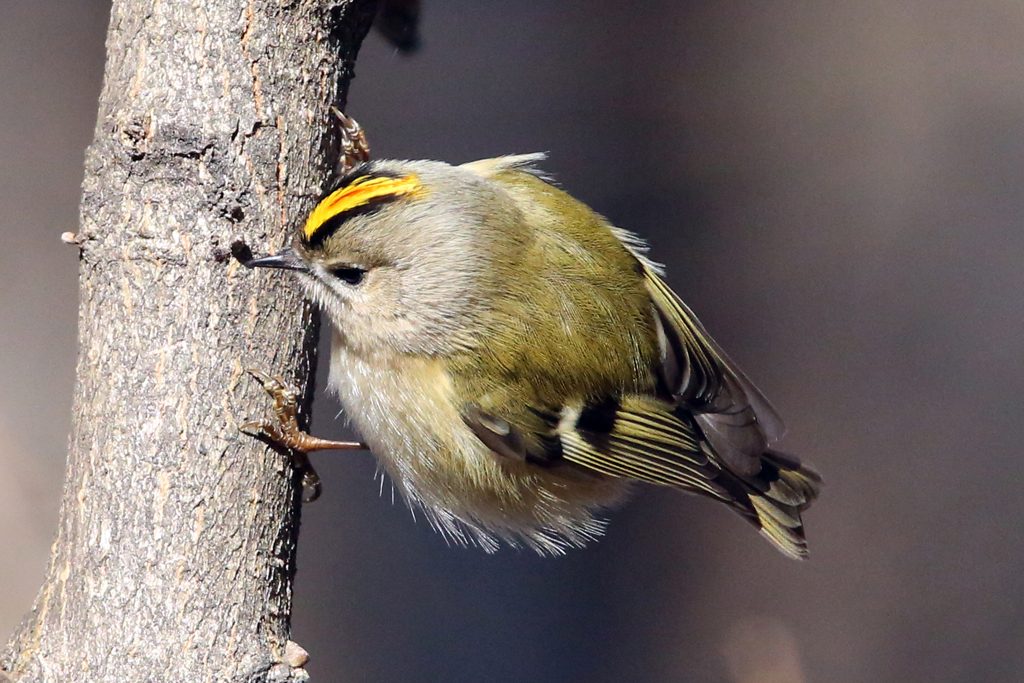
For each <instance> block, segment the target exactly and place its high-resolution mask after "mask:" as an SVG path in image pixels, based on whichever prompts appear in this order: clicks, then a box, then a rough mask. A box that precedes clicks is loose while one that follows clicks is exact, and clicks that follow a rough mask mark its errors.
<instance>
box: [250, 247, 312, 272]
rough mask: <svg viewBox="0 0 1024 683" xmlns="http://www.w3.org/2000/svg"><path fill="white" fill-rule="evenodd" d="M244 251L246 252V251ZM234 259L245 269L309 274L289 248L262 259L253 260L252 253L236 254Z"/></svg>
mask: <svg viewBox="0 0 1024 683" xmlns="http://www.w3.org/2000/svg"><path fill="white" fill-rule="evenodd" d="M245 251H248V249H246V250H245ZM235 258H237V259H238V261H239V263H241V264H242V265H243V266H245V267H246V268H281V269H282V270H298V271H300V272H303V273H306V272H309V267H308V266H307V265H306V264H305V263H304V262H303V260H302V259H300V258H299V257H298V255H297V254H296V253H295V252H294V251H292V249H291V248H290V247H286V248H284V249H282V250H281V251H279V252H277V253H276V254H272V255H270V256H264V257H262V258H253V257H252V252H249V253H236V254H235Z"/></svg>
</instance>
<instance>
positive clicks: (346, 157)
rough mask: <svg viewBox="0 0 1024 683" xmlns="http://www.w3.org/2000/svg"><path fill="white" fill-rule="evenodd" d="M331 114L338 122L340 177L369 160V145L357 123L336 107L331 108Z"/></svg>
mask: <svg viewBox="0 0 1024 683" xmlns="http://www.w3.org/2000/svg"><path fill="white" fill-rule="evenodd" d="M331 114H333V115H334V118H335V119H337V121H338V134H339V137H340V139H341V142H340V144H339V147H340V149H339V150H338V152H339V154H338V174H339V176H342V175H345V174H346V173H348V172H349V171H351V170H352V169H353V168H355V167H356V166H358V165H359V164H362V163H364V162H367V161H369V160H370V144H369V143H368V142H367V141H366V133H365V132H364V131H363V127H362V126H360V125H359V122H358V121H356V120H355V119H353V118H351V117H349V116H345V113H344V112H343V111H341V110H340V109H338V108H337V107H331Z"/></svg>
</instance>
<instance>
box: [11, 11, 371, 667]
mask: <svg viewBox="0 0 1024 683" xmlns="http://www.w3.org/2000/svg"><path fill="white" fill-rule="evenodd" d="M375 4H376V3H375V2H374V1H373V0H338V1H336V2H329V1H328V2H321V1H316V0H289V1H281V0H248V2H247V1H246V0H215V1H214V0H188V1H187V2H186V1H177V2H173V3H171V2H160V1H159V0H153V1H152V2H151V3H139V2H132V1H130V0H115V2H114V5H113V10H112V14H111V20H110V28H109V32H108V36H107V65H106V73H105V79H104V87H103V92H102V95H101V97H100V107H99V116H98V121H97V126H96V133H95V138H94V141H93V143H92V145H91V146H90V147H89V149H88V151H87V154H86V173H85V181H84V185H83V196H82V204H81V207H82V208H81V226H80V231H79V233H78V234H77V235H76V236H75V237H74V239H73V241H74V243H75V244H77V245H78V248H80V249H81V269H80V271H81V272H80V297H81V299H80V307H79V351H80V352H79V361H78V368H77V385H76V390H75V400H74V416H73V417H74V423H73V427H72V433H71V438H70V444H69V452H68V466H67V475H66V482H65V487H64V496H63V502H62V506H61V513H60V522H59V527H58V531H57V539H56V542H55V544H54V546H53V550H52V554H51V559H50V565H49V569H48V572H47V577H46V579H45V583H44V584H43V587H42V589H41V591H40V593H39V595H38V597H37V598H36V601H35V605H34V607H33V609H32V612H31V613H30V614H29V615H28V617H27V618H26V620H25V622H24V623H23V624H22V626H21V627H20V628H19V630H18V632H17V633H16V634H15V635H14V637H13V639H12V641H11V642H10V644H9V645H8V648H7V651H6V652H5V654H4V656H3V658H2V660H0V664H2V666H0V669H2V670H3V671H4V672H6V673H7V675H8V676H10V677H11V678H13V679H14V680H17V681H86V680H87V681H119V682H129V683H130V682H133V681H140V682H141V681H153V680H187V681H251V682H257V681H290V680H303V679H304V678H305V676H306V674H305V671H304V670H303V669H301V668H297V667H299V666H301V663H302V657H297V656H296V655H295V653H296V652H301V651H300V650H296V648H295V647H294V646H290V647H287V648H286V646H287V644H288V642H289V639H288V636H289V628H290V625H289V618H290V612H291V596H292V577H293V574H294V567H295V543H296V538H297V531H298V517H299V495H300V487H299V482H298V478H297V476H296V475H295V472H294V471H293V469H292V468H291V466H290V464H289V463H288V462H287V461H286V460H285V459H284V458H283V457H282V456H281V455H280V454H278V453H275V452H273V451H271V450H269V449H267V448H266V447H265V446H264V445H263V444H261V443H259V442H258V441H256V440H254V439H251V438H249V437H245V436H243V435H241V434H239V433H238V431H237V425H238V422H239V421H241V420H244V419H246V418H248V417H256V416H259V415H261V414H262V413H263V412H264V411H266V410H267V399H266V396H265V395H264V393H263V391H262V389H260V387H259V386H258V385H257V384H256V383H254V382H251V381H247V379H246V377H245V375H244V373H243V370H244V368H245V367H247V366H255V367H259V368H263V369H271V370H273V371H275V372H280V373H281V374H282V375H284V376H285V377H286V378H287V379H288V381H293V382H294V383H295V384H297V385H299V386H301V387H306V388H307V405H308V386H309V379H310V375H311V371H312V365H313V362H314V360H313V355H312V353H313V345H314V343H315V340H316V327H317V326H316V322H315V317H314V314H313V312H312V311H311V310H310V308H309V306H308V304H306V303H305V302H303V300H302V297H301V295H300V293H299V292H298V289H297V288H295V287H294V286H293V284H292V283H290V282H289V281H288V280H286V279H284V278H275V277H272V276H270V275H267V274H254V273H244V274H243V273H240V272H238V270H239V266H238V264H237V263H236V262H235V261H234V260H233V259H229V258H228V257H227V256H228V247H229V245H230V244H231V242H232V240H233V239H235V238H237V237H238V236H239V235H244V236H245V238H246V239H247V241H249V242H250V243H255V244H257V245H260V247H262V248H266V249H267V250H268V251H269V250H273V249H276V248H278V247H279V246H280V245H281V244H283V243H284V242H285V241H286V239H287V236H288V234H289V233H290V230H291V228H292V226H293V224H294V222H295V220H296V217H297V216H300V215H302V214H303V213H304V212H305V211H307V210H309V209H310V208H311V205H312V203H313V201H314V200H315V198H316V196H317V195H318V194H319V191H320V187H321V183H322V182H323V181H324V180H325V179H326V178H327V177H328V176H329V172H330V170H331V166H332V164H333V162H334V158H333V154H332V150H333V149H334V147H335V141H334V139H333V135H334V130H333V129H334V126H332V125H331V124H330V116H329V112H328V109H329V106H330V105H332V104H335V105H338V106H342V107H343V106H344V99H345V93H346V90H347V85H348V81H349V79H350V78H351V76H352V66H353V64H354V61H355V57H356V53H357V51H358V48H359V45H360V43H361V41H362V39H363V37H364V35H365V34H366V31H367V29H368V27H369V24H370V22H371V20H372V18H373V13H374V10H375ZM286 649H287V650H288V652H287V653H286ZM2 675H3V674H0V676H2Z"/></svg>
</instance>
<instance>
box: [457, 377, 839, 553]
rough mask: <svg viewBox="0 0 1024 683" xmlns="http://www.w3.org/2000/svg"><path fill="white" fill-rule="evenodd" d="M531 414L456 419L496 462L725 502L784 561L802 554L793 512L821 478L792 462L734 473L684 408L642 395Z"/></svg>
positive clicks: (771, 456)
mask: <svg viewBox="0 0 1024 683" xmlns="http://www.w3.org/2000/svg"><path fill="white" fill-rule="evenodd" d="M531 412H532V413H533V415H535V416H536V418H537V420H536V422H535V423H534V424H533V425H531V426H529V427H527V428H525V429H524V428H521V427H516V426H514V425H512V424H511V423H510V422H508V421H507V420H504V419H501V418H498V417H495V416H493V415H489V414H487V413H485V412H484V411H482V410H480V409H479V408H478V407H475V406H470V407H468V408H466V409H465V410H464V412H463V420H464V421H465V423H466V424H467V425H468V426H469V427H470V429H471V430H472V431H473V432H474V433H475V434H476V435H477V437H478V438H479V439H480V440H481V441H482V442H483V443H484V444H486V445H487V446H488V447H489V448H490V449H491V450H492V451H494V452H495V453H497V454H498V456H500V457H509V458H515V459H519V460H524V461H526V462H531V463H534V464H536V465H538V466H543V467H554V466H557V465H562V466H564V465H565V464H566V463H569V464H571V465H573V466H576V467H579V468H581V469H584V470H589V471H591V472H596V473H598V474H601V475H605V476H609V477H622V478H627V479H635V480H637V481H642V482H647V483H650V484H660V485H664V486H672V487H674V488H678V489H682V490H684V491H690V492H693V493H699V494H702V495H705V496H708V497H710V498H714V499H717V500H720V501H722V502H724V503H726V504H727V505H729V506H730V507H731V508H732V509H733V510H735V511H736V512H738V513H739V514H740V515H742V516H743V517H744V518H745V519H747V521H749V522H750V523H751V524H753V525H754V526H756V527H757V528H758V529H760V530H761V532H762V533H763V534H764V535H765V536H766V537H767V538H768V539H769V540H770V541H771V542H772V543H774V544H775V545H776V547H778V548H779V549H780V550H781V551H782V552H784V553H786V554H787V555H789V556H790V557H794V558H802V557H804V556H805V555H806V554H807V544H806V541H805V539H804V531H803V521H802V520H801V516H800V514H801V512H802V511H803V510H804V509H805V508H806V507H807V506H808V505H810V503H811V501H813V500H814V498H815V497H816V496H817V494H818V489H819V487H820V484H821V479H820V477H819V476H818V475H817V473H815V472H814V471H813V470H812V469H810V468H808V467H806V466H804V465H802V464H801V463H800V461H799V460H796V459H795V458H792V457H790V456H786V455H784V454H782V453H777V452H775V451H771V450H769V451H766V452H765V453H763V454H762V455H761V457H760V458H759V465H758V469H757V471H756V472H754V473H752V474H749V475H740V474H738V473H736V472H734V471H733V470H732V469H731V468H727V467H725V466H724V465H723V464H722V463H721V462H720V461H719V460H718V458H717V457H716V454H715V452H714V451H713V450H712V448H711V447H710V445H709V443H708V442H707V441H706V440H704V438H703V437H702V430H701V429H700V428H699V427H697V425H696V423H695V420H694V418H693V417H692V416H690V414H689V413H688V412H687V411H686V410H685V409H683V408H681V407H680V406H673V405H672V404H670V403H666V402H664V401H661V400H659V399H657V398H653V397H650V396H639V395H632V396H625V397H623V398H621V399H614V400H613V399H605V400H603V401H596V402H588V403H581V404H578V405H567V406H563V407H562V408H561V409H560V410H558V411H545V410H539V409H531Z"/></svg>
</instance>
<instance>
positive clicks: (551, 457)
mask: <svg viewBox="0 0 1024 683" xmlns="http://www.w3.org/2000/svg"><path fill="white" fill-rule="evenodd" d="M529 411H530V413H531V416H532V417H533V418H534V419H533V420H531V421H530V422H529V423H528V426H526V427H522V426H520V427H516V426H513V425H512V424H511V423H510V422H509V421H507V420H503V419H501V418H498V417H495V416H494V415H490V414H488V413H486V412H484V411H483V410H482V409H480V408H479V407H477V406H468V407H466V408H465V409H464V411H463V420H464V421H465V422H466V424H467V425H468V426H469V427H470V429H472V430H473V432H474V433H475V434H476V435H477V437H478V438H479V439H480V440H481V441H483V442H484V444H485V445H487V447H488V448H490V449H491V450H492V451H494V452H495V453H497V454H499V455H501V456H504V457H509V458H514V459H518V460H524V461H526V462H531V463H534V464H537V465H539V466H555V465H564V464H565V463H571V464H573V465H576V466H578V467H581V468H584V469H587V470H591V471H594V472H597V473H599V474H604V475H608V476H613V477H626V478H630V479H636V480H638V481H643V482H647V483H650V484H662V485H666V486H674V487H677V488H682V489H687V490H690V491H694V492H697V493H703V494H705V495H709V496H713V497H715V498H720V499H722V500H728V499H729V497H730V496H729V492H728V489H727V488H726V487H725V486H723V485H722V484H721V483H719V482H717V481H716V479H717V478H718V474H719V473H720V472H721V467H720V466H719V465H718V464H717V463H716V462H715V461H714V459H713V458H712V457H709V455H708V453H707V452H706V450H705V448H706V446H704V447H702V444H701V439H700V436H699V430H697V429H696V428H695V426H694V425H693V423H692V421H691V422H689V423H687V421H686V420H685V417H682V418H681V417H680V416H677V415H674V414H673V413H672V406H671V405H669V404H667V403H664V402H662V401H658V400H657V399H654V398H650V397H644V396H628V397H625V398H622V399H605V400H601V401H597V402H589V403H583V402H578V403H575V404H573V405H566V406H562V407H561V408H560V409H557V410H547V409H540V408H536V407H531V408H529ZM520 424H522V421H521V420H520Z"/></svg>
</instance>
